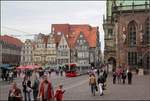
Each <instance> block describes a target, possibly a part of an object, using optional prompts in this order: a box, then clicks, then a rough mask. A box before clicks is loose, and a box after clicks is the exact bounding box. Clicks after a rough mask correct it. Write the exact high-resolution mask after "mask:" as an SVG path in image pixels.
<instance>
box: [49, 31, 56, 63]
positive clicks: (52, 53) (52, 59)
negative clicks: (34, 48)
mask: <svg viewBox="0 0 150 101" xmlns="http://www.w3.org/2000/svg"><path fill="white" fill-rule="evenodd" d="M46 51H47V52H46V64H47V65H56V64H57V47H56V41H55V38H54V35H53V34H50V35H49V37H48V41H47V44H46Z"/></svg>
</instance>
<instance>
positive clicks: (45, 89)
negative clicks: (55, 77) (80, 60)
mask: <svg viewBox="0 0 150 101" xmlns="http://www.w3.org/2000/svg"><path fill="white" fill-rule="evenodd" d="M40 86H41V87H40V89H39V93H38V98H39V100H40V97H41V95H42V101H50V100H53V99H54V90H53V87H52V83H51V82H49V81H48V80H47V75H44V77H43V82H42V83H41V85H40Z"/></svg>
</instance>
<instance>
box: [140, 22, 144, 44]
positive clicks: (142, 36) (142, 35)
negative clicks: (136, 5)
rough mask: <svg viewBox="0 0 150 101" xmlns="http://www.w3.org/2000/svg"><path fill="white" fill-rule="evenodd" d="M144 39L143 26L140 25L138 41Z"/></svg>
mask: <svg viewBox="0 0 150 101" xmlns="http://www.w3.org/2000/svg"><path fill="white" fill-rule="evenodd" d="M143 39H144V32H143V26H142V25H141V26H140V41H141V42H143Z"/></svg>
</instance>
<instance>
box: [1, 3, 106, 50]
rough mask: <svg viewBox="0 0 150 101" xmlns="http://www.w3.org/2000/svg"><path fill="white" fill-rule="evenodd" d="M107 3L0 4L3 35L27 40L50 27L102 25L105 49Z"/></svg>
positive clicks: (101, 34) (46, 31)
mask: <svg viewBox="0 0 150 101" xmlns="http://www.w3.org/2000/svg"><path fill="white" fill-rule="evenodd" d="M105 14H106V1H1V34H2V35H11V36H14V37H17V38H19V39H21V40H22V41H24V40H25V39H33V38H34V34H38V33H40V32H41V33H44V34H49V33H50V32H51V24H65V23H69V24H90V25H91V26H99V31H100V41H101V46H102V47H101V49H102V51H103V49H104V41H103V40H104V32H103V27H102V23H103V15H105Z"/></svg>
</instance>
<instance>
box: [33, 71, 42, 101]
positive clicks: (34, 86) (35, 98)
mask: <svg viewBox="0 0 150 101" xmlns="http://www.w3.org/2000/svg"><path fill="white" fill-rule="evenodd" d="M39 85H40V81H39V80H38V77H37V75H36V74H35V75H34V83H33V85H32V89H33V98H34V101H38V99H37V96H38V90H39Z"/></svg>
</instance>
